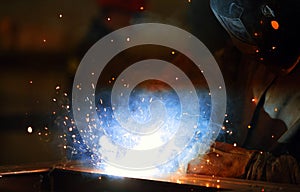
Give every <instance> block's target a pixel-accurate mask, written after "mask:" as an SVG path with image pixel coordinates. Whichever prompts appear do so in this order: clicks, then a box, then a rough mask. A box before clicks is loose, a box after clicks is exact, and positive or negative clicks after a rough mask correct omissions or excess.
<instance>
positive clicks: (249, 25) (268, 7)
mask: <svg viewBox="0 0 300 192" xmlns="http://www.w3.org/2000/svg"><path fill="white" fill-rule="evenodd" d="M210 6H211V9H212V11H213V12H214V14H215V16H216V17H217V19H218V20H219V22H220V23H221V24H222V26H223V27H224V28H225V29H226V30H227V32H228V33H229V35H230V36H231V37H232V39H233V42H234V43H235V44H236V45H237V47H238V48H239V49H240V50H241V51H242V52H247V53H252V54H253V55H255V56H256V57H257V59H258V61H260V62H262V63H264V64H267V65H269V66H270V67H271V68H272V69H274V70H275V71H279V72H280V73H283V74H286V73H288V72H290V71H291V70H292V69H293V68H294V67H295V66H296V65H297V64H298V63H299V60H300V46H299V43H300V36H299V31H298V28H299V23H300V22H299V20H300V1H299V0H211V1H210Z"/></svg>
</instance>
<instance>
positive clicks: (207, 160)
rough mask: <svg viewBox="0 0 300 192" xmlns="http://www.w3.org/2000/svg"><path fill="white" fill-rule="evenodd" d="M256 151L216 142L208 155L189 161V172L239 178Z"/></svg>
mask: <svg viewBox="0 0 300 192" xmlns="http://www.w3.org/2000/svg"><path fill="white" fill-rule="evenodd" d="M254 153H255V151H250V150H246V149H243V148H240V147H236V146H234V145H231V144H227V143H220V142H216V143H215V144H213V145H212V147H211V149H210V151H209V152H208V153H207V154H206V155H204V156H202V157H198V158H196V159H194V160H192V161H191V162H190V163H189V165H188V170H187V173H188V174H201V175H215V176H220V177H234V178H239V177H242V176H243V175H244V174H245V171H246V167H247V164H248V162H249V160H250V159H251V157H252V155H253V154H254Z"/></svg>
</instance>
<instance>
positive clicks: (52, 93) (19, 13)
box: [0, 0, 226, 166]
mask: <svg viewBox="0 0 300 192" xmlns="http://www.w3.org/2000/svg"><path fill="white" fill-rule="evenodd" d="M98 9H99V5H97V4H96V2H95V1H94V0H43V1H40V0H26V1H19V0H11V1H8V0H3V1H1V2H0V65H1V70H0V122H1V124H0V166H2V165H3V166H5V165H19V164H27V163H36V162H47V161H62V160H63V159H64V158H65V150H64V145H65V141H64V135H63V134H64V132H63V130H62V128H60V127H59V126H56V125H55V124H54V123H53V122H54V120H55V119H56V118H57V114H56V115H54V114H53V112H56V113H58V112H59V109H60V107H61V105H62V104H65V103H60V102H59V101H58V100H60V98H62V97H64V94H68V95H69V94H70V93H71V86H72V80H73V76H74V74H75V71H76V67H77V66H78V61H76V60H74V59H73V54H74V52H75V50H76V48H77V46H78V44H79V43H80V41H81V40H82V39H83V38H84V36H85V34H86V33H87V31H88V28H89V26H90V23H91V20H92V19H93V18H94V17H95V16H96V15H97V14H98ZM145 11H146V12H148V13H151V15H154V17H153V18H155V19H153V21H156V22H163V23H168V24H173V25H177V26H179V27H182V28H184V29H186V30H188V31H189V32H191V33H193V34H194V35H196V36H198V37H199V38H200V39H201V40H202V41H203V42H204V43H205V44H206V45H207V46H208V47H209V48H210V49H211V50H212V51H214V50H216V49H218V48H220V47H221V46H222V45H223V43H224V42H225V37H226V35H224V31H223V30H222V29H221V27H220V26H219V25H218V24H217V22H216V20H215V18H214V17H213V16H212V13H211V11H210V9H209V7H208V1H201V2H199V1H198V2H197V3H196V2H195V3H194V2H189V1H188V0H186V1H173V0H163V1H161V0H149V1H148V5H147V9H146V10H145ZM66 98H67V97H66ZM66 98H65V99H66ZM53 99H56V101H54V100H53ZM63 102H64V101H63ZM29 127H31V128H32V132H31V131H30V128H29Z"/></svg>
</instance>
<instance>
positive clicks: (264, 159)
mask: <svg viewBox="0 0 300 192" xmlns="http://www.w3.org/2000/svg"><path fill="white" fill-rule="evenodd" d="M245 177H246V179H249V180H261V181H268V182H280V183H291V184H300V170H299V164H298V162H297V161H296V159H295V158H294V157H292V156H291V155H281V156H278V157H275V156H274V155H272V154H271V153H267V152H256V153H255V154H254V155H253V156H252V159H251V160H250V161H249V163H248V166H247V168H246V173H245Z"/></svg>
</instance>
